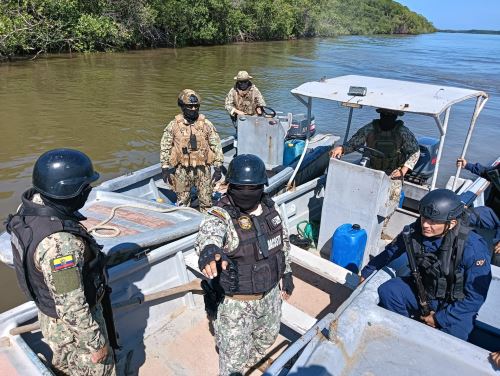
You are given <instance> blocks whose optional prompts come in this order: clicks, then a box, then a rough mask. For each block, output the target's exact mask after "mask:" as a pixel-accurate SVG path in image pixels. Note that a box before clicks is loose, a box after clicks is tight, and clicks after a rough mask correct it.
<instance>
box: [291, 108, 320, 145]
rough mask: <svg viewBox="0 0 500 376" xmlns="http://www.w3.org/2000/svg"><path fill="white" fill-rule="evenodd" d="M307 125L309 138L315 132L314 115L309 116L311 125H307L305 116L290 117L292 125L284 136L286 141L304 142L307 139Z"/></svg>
mask: <svg viewBox="0 0 500 376" xmlns="http://www.w3.org/2000/svg"><path fill="white" fill-rule="evenodd" d="M308 125H309V137H312V136H314V133H315V132H316V123H315V121H314V115H312V116H311V123H310V124H307V115H305V114H297V115H293V117H292V124H291V126H290V129H288V132H287V134H286V140H305V139H306V137H307V127H308Z"/></svg>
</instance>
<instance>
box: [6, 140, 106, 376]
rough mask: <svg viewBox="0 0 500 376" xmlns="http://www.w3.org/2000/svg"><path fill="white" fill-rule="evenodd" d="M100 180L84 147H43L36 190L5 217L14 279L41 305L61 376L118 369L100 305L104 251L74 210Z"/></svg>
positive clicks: (42, 319)
mask: <svg viewBox="0 0 500 376" xmlns="http://www.w3.org/2000/svg"><path fill="white" fill-rule="evenodd" d="M98 178H99V174H98V173H97V172H95V171H94V168H93V166H92V162H91V161H90V159H89V158H88V157H87V155H85V154H84V153H82V152H80V151H77V150H71V149H55V150H51V151H48V152H46V153H44V154H43V155H42V156H40V158H38V160H37V161H36V163H35V167H34V169H33V188H32V189H29V190H27V191H26V192H25V193H24V194H23V196H22V204H21V206H20V207H19V209H18V211H17V213H16V214H14V215H10V216H9V218H8V219H7V231H8V232H9V233H10V235H11V240H12V252H13V256H14V265H15V269H16V274H17V279H18V282H19V285H20V287H21V289H22V290H23V292H24V293H25V294H26V296H27V297H28V299H30V300H33V301H34V302H35V304H36V306H37V308H38V310H39V311H38V320H39V322H40V328H41V331H42V334H43V337H44V340H45V342H47V344H48V345H49V346H50V348H51V350H52V353H53V358H52V368H53V370H54V371H55V372H56V374H58V375H59V374H64V375H113V374H114V373H115V372H114V360H113V353H112V350H111V349H110V347H109V340H108V335H107V330H106V323H105V319H104V316H103V307H102V304H101V301H102V299H103V298H105V296H106V294H107V290H106V289H107V286H106V276H105V270H104V268H105V257H104V255H103V254H102V253H101V247H100V246H99V245H98V244H97V243H96V242H95V240H94V238H93V237H92V236H91V235H90V234H89V233H88V232H87V230H86V229H85V227H83V226H82V225H81V224H80V223H79V221H80V220H82V219H84V217H83V216H82V215H81V214H80V213H79V212H78V210H79V209H80V208H82V207H83V205H84V204H85V201H86V200H87V197H88V195H89V194H90V191H91V189H92V187H91V186H90V184H91V183H93V182H94V181H96V180H97V179H98ZM107 302H108V303H109V300H108V301H107Z"/></svg>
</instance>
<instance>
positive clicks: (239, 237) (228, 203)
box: [195, 154, 294, 376]
mask: <svg viewBox="0 0 500 376" xmlns="http://www.w3.org/2000/svg"><path fill="white" fill-rule="evenodd" d="M226 179H227V181H228V182H229V188H228V191H227V194H226V195H224V196H223V197H222V198H221V200H220V201H219V203H218V204H217V206H216V207H213V208H211V209H209V210H208V214H209V215H208V216H206V218H205V219H204V220H203V222H202V223H201V226H200V230H199V232H198V237H197V239H196V243H195V249H196V251H197V252H198V254H199V256H200V257H199V262H198V265H199V268H200V270H201V271H202V272H203V274H204V275H205V276H206V277H208V278H210V279H212V282H213V284H216V288H219V286H220V288H222V290H223V292H224V295H225V297H224V299H223V301H222V302H221V303H220V305H219V306H218V309H217V314H216V318H215V320H214V329H215V338H216V343H217V347H218V349H219V372H220V375H221V376H228V375H241V374H242V373H243V371H244V369H245V367H253V366H254V365H258V363H259V362H260V361H261V360H262V359H263V357H264V356H265V354H266V350H267V349H268V348H269V347H270V346H271V345H272V344H273V343H274V342H275V340H276V338H277V336H278V332H279V328H280V320H281V296H283V298H284V299H288V297H289V296H290V295H291V294H292V291H293V289H294V285H293V279H292V269H291V267H290V257H289V252H290V243H289V241H288V233H287V231H286V228H285V226H284V225H283V222H282V219H281V216H280V214H279V212H278V210H277V206H276V204H275V203H274V201H273V200H272V199H271V198H270V197H268V196H267V195H266V194H264V185H265V184H267V183H268V180H267V175H266V169H265V165H264V162H263V161H262V160H261V159H260V158H259V157H257V156H255V155H251V154H241V155H238V156H237V157H235V158H234V159H233V160H232V161H231V163H230V164H229V168H228V172H227V176H226ZM280 281H282V289H281V294H280V288H279V282H280Z"/></svg>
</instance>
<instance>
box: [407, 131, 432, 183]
mask: <svg viewBox="0 0 500 376" xmlns="http://www.w3.org/2000/svg"><path fill="white" fill-rule="evenodd" d="M418 144H419V146H420V158H418V161H417V164H416V165H415V168H414V169H413V171H411V173H410V174H407V175H406V176H405V180H408V181H410V182H412V183H415V184H419V185H423V184H425V182H426V181H427V180H428V179H429V178H430V177H431V176H432V174H433V173H434V169H435V168H436V161H437V153H438V148H439V140H438V139H435V138H432V137H419V138H418Z"/></svg>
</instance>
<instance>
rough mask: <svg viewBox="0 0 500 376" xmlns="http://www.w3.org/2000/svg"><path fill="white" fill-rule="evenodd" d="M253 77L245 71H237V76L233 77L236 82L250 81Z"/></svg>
mask: <svg viewBox="0 0 500 376" xmlns="http://www.w3.org/2000/svg"><path fill="white" fill-rule="evenodd" d="M252 78H253V77H252V76H250V75H249V74H248V72H247V71H244V70H242V71H239V72H238V74H237V75H236V76H235V77H234V79H235V80H236V81H248V80H251V79H252Z"/></svg>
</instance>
